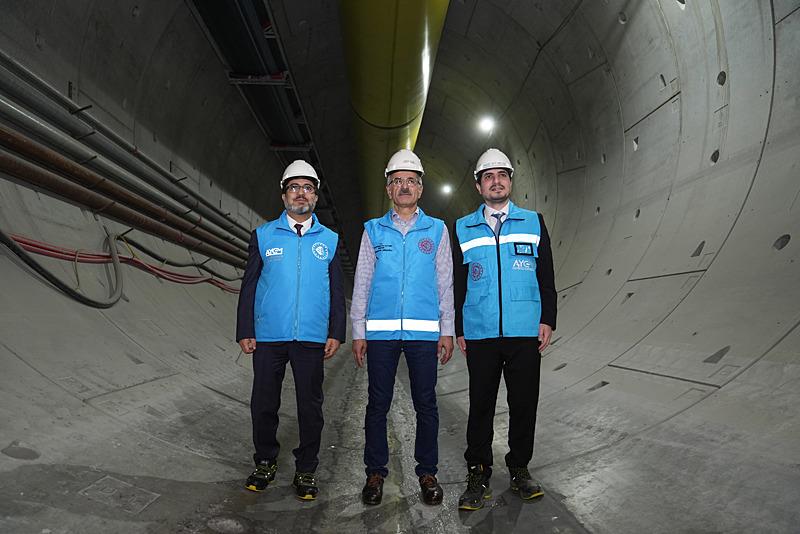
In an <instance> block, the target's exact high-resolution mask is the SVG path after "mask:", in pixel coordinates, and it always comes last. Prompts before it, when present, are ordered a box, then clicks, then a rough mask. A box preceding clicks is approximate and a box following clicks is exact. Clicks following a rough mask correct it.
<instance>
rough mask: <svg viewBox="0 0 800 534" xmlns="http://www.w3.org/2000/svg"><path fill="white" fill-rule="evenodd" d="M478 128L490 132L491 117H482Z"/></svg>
mask: <svg viewBox="0 0 800 534" xmlns="http://www.w3.org/2000/svg"><path fill="white" fill-rule="evenodd" d="M478 129H480V131H482V132H485V133H489V132H491V131H492V130H494V119H493V118H491V117H484V118H482V119H481V120H480V122H479V123H478Z"/></svg>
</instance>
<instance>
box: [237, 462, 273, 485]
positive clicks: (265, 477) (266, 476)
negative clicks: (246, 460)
mask: <svg viewBox="0 0 800 534" xmlns="http://www.w3.org/2000/svg"><path fill="white" fill-rule="evenodd" d="M277 470H278V464H276V463H275V461H274V460H262V461H260V462H258V463H257V464H256V470H255V471H253V474H252V475H250V476H249V477H247V482H245V483H244V487H245V488H247V489H249V490H250V491H264V490H265V489H267V486H269V483H270V482H272V481H273V480H275V471H277Z"/></svg>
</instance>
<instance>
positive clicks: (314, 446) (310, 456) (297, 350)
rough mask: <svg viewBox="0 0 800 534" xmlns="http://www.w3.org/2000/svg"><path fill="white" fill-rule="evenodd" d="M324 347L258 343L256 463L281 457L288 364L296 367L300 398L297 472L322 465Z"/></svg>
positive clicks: (253, 406) (252, 406)
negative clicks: (280, 413)
mask: <svg viewBox="0 0 800 534" xmlns="http://www.w3.org/2000/svg"><path fill="white" fill-rule="evenodd" d="M323 352H324V346H323V345H322V344H321V343H304V342H301V341H288V342H286V343H258V344H257V345H256V350H255V352H254V353H253V394H252V396H251V399H250V414H251V416H252V418H253V444H254V445H255V447H256V453H255V454H254V455H253V460H255V461H256V463H258V462H259V461H262V460H275V459H277V457H278V451H279V450H280V444H279V443H278V439H277V433H278V409H279V408H280V406H281V385H282V384H283V376H284V374H285V373H286V363H287V362H289V363H290V364H291V365H292V374H293V375H294V385H295V394H296V397H297V423H298V426H299V427H300V445H299V446H298V447H297V448H296V449H294V450H293V451H292V452H293V453H294V457H295V469H296V470H297V471H300V472H312V473H313V472H314V471H315V470H316V469H317V464H319V458H317V454H319V446H320V439H321V435H322V426H323V424H324V420H323V418H322V378H323V376H324V367H323V365H322V362H323Z"/></svg>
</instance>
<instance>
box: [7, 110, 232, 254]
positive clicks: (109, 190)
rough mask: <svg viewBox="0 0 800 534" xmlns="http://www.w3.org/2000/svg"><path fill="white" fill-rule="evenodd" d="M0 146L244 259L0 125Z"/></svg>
mask: <svg viewBox="0 0 800 534" xmlns="http://www.w3.org/2000/svg"><path fill="white" fill-rule="evenodd" d="M0 144H2V145H3V146H5V147H7V148H9V149H11V150H12V151H14V152H16V153H18V154H20V155H23V156H25V157H27V158H29V159H32V160H34V161H36V162H38V163H41V164H43V165H45V166H47V167H50V168H53V169H54V170H57V171H60V172H62V173H64V174H65V175H66V176H67V177H68V178H69V179H70V180H72V181H74V182H75V183H77V184H79V185H82V186H84V187H86V188H88V189H91V190H95V191H98V192H99V193H101V194H103V195H104V196H106V197H108V198H110V199H112V200H114V201H116V202H120V203H122V204H123V205H125V206H127V207H132V208H134V209H136V210H137V211H140V212H142V213H144V214H145V215H149V216H150V217H153V218H155V219H156V220H158V221H160V222H163V223H165V224H168V225H169V226H171V227H173V228H175V229H176V230H180V231H182V232H186V233H188V234H191V235H193V236H195V237H197V238H198V239H202V240H203V241H205V242H207V243H209V244H210V245H213V246H215V247H217V248H219V249H221V250H224V251H226V252H228V253H230V254H233V255H235V256H239V257H240V258H242V259H247V253H246V252H244V251H242V250H241V249H240V248H239V247H237V246H235V245H233V244H231V243H228V242H227V241H224V240H222V239H219V238H218V237H216V236H214V235H211V234H210V233H208V232H207V231H205V230H203V229H202V228H199V227H198V226H197V225H193V224H192V223H190V222H189V221H187V220H185V219H182V218H181V217H179V216H177V215H175V214H174V213H171V212H170V211H168V210H167V209H166V208H163V207H161V206H158V205H156V204H153V203H152V202H150V201H148V200H146V199H144V198H142V197H141V196H139V195H137V194H135V193H131V192H130V191H128V190H127V189H125V188H124V187H121V186H119V185H117V184H115V183H114V182H111V181H109V180H108V179H107V178H104V177H103V176H100V175H99V174H97V173H95V172H92V171H90V170H89V169H86V168H84V167H82V166H81V165H79V164H77V163H75V162H74V161H71V160H69V159H67V158H65V157H64V156H62V155H61V154H59V153H58V152H55V151H54V150H51V149H49V148H47V147H45V146H43V145H41V144H39V143H37V142H35V141H33V140H31V139H29V138H27V137H25V136H24V135H22V134H20V133H19V132H15V131H14V130H11V129H10V128H7V127H6V126H4V125H2V124H0Z"/></svg>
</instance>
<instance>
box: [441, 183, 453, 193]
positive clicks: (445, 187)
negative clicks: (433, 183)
mask: <svg viewBox="0 0 800 534" xmlns="http://www.w3.org/2000/svg"><path fill="white" fill-rule="evenodd" d="M452 192H453V187H452V186H451V185H450V184H444V185H443V186H442V193H444V194H445V195H449V194H450V193H452Z"/></svg>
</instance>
